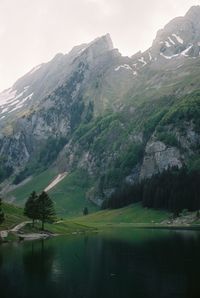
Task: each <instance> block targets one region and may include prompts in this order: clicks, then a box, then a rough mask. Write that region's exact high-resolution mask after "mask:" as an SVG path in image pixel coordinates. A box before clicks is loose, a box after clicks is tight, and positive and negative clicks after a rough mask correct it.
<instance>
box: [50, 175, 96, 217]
mask: <svg viewBox="0 0 200 298" xmlns="http://www.w3.org/2000/svg"><path fill="white" fill-rule="evenodd" d="M89 183H90V182H89V181H88V178H87V176H86V177H84V175H81V174H79V173H73V174H71V175H69V176H67V177H66V178H65V179H63V180H62V181H61V182H60V183H59V184H58V185H57V186H56V187H55V188H53V189H52V190H50V191H49V194H50V196H51V197H52V199H53V200H54V202H55V204H56V209H57V215H58V216H61V217H74V216H80V215H82V210H83V208H84V207H85V206H87V207H88V209H89V211H90V212H94V211H97V210H98V208H97V207H96V206H95V205H94V204H92V203H91V202H89V201H87V200H86V192H87V190H88V187H89Z"/></svg>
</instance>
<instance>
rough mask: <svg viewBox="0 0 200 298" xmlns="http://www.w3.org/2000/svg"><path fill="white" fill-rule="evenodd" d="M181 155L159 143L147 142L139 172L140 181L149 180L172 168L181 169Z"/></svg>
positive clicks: (176, 150) (177, 151)
mask: <svg viewBox="0 0 200 298" xmlns="http://www.w3.org/2000/svg"><path fill="white" fill-rule="evenodd" d="M181 159H182V158H181V154H180V152H179V150H178V149H177V148H175V147H167V146H166V145H165V144H164V143H162V142H160V141H155V142H153V141H149V142H148V144H147V146H146V150H145V157H144V160H143V164H142V167H141V172H140V180H143V179H145V178H150V177H151V176H153V175H154V174H157V173H162V172H163V171H164V170H167V169H168V168H172V167H178V168H181V167H182V161H181Z"/></svg>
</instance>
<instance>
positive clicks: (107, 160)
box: [0, 6, 200, 205]
mask: <svg viewBox="0 0 200 298" xmlns="http://www.w3.org/2000/svg"><path fill="white" fill-rule="evenodd" d="M199 20H200V6H195V7H192V8H191V9H190V10H189V11H188V12H187V14H186V15H185V16H184V17H178V18H175V19H174V20H172V21H171V22H170V23H169V24H167V25H166V26H165V27H164V28H163V29H162V30H160V31H159V32H158V33H157V36H156V38H155V40H154V41H153V44H152V46H151V47H150V48H149V49H148V50H147V51H145V52H143V53H142V52H138V53H136V54H135V55H133V56H132V57H123V56H122V55H121V54H120V53H119V51H118V50H117V49H114V48H113V44H112V40H111V38H110V35H109V34H107V35H105V36H102V37H100V38H97V39H95V40H94V41H93V42H91V43H89V44H83V45H80V46H77V47H74V48H73V49H72V50H71V52H69V53H68V54H66V55H63V54H58V55H56V56H55V57H54V58H53V59H52V60H51V61H50V62H48V63H46V64H41V65H39V66H37V67H35V68H34V69H32V70H31V71H30V72H29V73H28V74H26V75H25V76H24V77H22V78H21V79H19V80H18V81H17V82H16V83H15V84H14V85H13V87H12V88H10V89H8V90H5V91H4V92H2V93H1V94H0V127H1V134H0V154H1V160H0V163H1V172H0V179H1V182H2V184H1V188H2V194H3V195H4V196H6V197H7V198H8V199H9V198H10V197H11V196H12V200H15V201H16V202H17V201H18V198H17V196H13V193H9V191H11V190H12V189H14V188H15V187H18V188H19V189H20V187H23V185H24V184H25V183H29V182H28V181H30V179H31V177H32V176H34V177H37V176H38V177H39V176H40V173H42V172H44V171H51V170H52V169H53V171H54V175H55V178H56V177H57V176H58V175H62V173H68V175H69V174H72V175H74V173H76V174H77V173H78V174H77V175H78V177H79V180H80V181H81V180H82V179H83V180H84V179H86V180H87V183H86V184H87V186H86V184H84V185H85V186H84V187H85V188H84V196H86V197H87V198H89V199H90V200H92V201H94V202H95V203H96V204H98V205H101V204H102V202H103V201H104V200H105V199H106V198H109V197H110V196H111V195H112V194H113V193H114V192H115V191H116V189H118V187H119V186H120V185H122V184H135V183H138V182H139V181H142V180H144V179H147V178H150V177H152V176H153V175H155V174H157V173H162V172H163V171H164V170H166V169H168V168H173V167H174V166H176V167H178V168H182V167H183V166H187V167H188V168H189V167H190V168H191V167H194V166H196V165H199V164H200V159H199V153H200V152H199V148H200V146H199V145H200V122H199V119H200V82H199V75H200V67H199V66H200V21H199ZM59 177H60V176H59ZM63 177H64V176H63ZM27 178H28V179H27ZM34 179H36V178H34ZM38 179H39V178H38ZM49 179H50V180H52V179H53V177H52V176H51V177H50V178H49ZM66 179H67V178H66ZM63 181H64V180H63ZM65 181H66V180H65ZM49 182H50V181H49ZM62 183H63V185H64V183H65V182H62ZM66 183H68V182H66ZM46 186H47V185H46ZM42 187H43V186H42ZM31 190H32V189H31ZM74 191H76V190H74ZM54 195H55V201H56V200H58V201H56V202H57V204H58V205H59V204H61V205H62V204H63V201H64V200H65V196H66V194H65V195H63V197H62V200H61V197H59V195H58V193H57V194H56V192H55V193H54ZM83 199H84V198H83ZM61 201H62V202H61Z"/></svg>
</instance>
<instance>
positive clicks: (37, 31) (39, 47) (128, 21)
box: [0, 0, 200, 90]
mask: <svg viewBox="0 0 200 298" xmlns="http://www.w3.org/2000/svg"><path fill="white" fill-rule="evenodd" d="M196 4H200V0H198V1H197V0H196V1H195V0H168V1H164V2H163V1H160V0H151V1H146V0H34V1H27V0H0V43H1V47H0V65H1V69H0V72H1V73H0V78H1V80H0V90H2V89H3V88H7V87H9V86H10V85H12V83H13V82H14V81H15V80H16V79H17V78H19V77H20V76H21V75H23V74H24V73H25V72H27V71H29V69H30V68H32V67H33V66H35V65H37V64H40V63H41V62H45V61H48V60H49V59H51V58H52V57H53V56H54V55H55V54H56V53H57V52H63V53H66V52H68V51H70V49H71V48H72V47H73V46H75V45H77V44H81V43H84V42H90V41H91V40H92V39H94V38H96V37H97V36H101V35H103V34H105V33H107V32H109V33H110V34H111V37H112V39H113V42H114V45H115V47H117V48H119V50H120V51H121V52H122V53H123V54H125V55H132V54H134V53H135V52H137V51H138V50H140V49H141V50H145V49H146V48H148V47H149V46H150V45H151V42H152V40H153V39H154V37H155V35H156V31H157V30H158V29H160V28H161V27H163V26H164V25H165V24H166V23H167V22H168V21H170V20H171V19H172V18H174V17H176V16H179V15H184V14H185V13H186V11H187V10H188V9H189V7H190V6H191V5H196Z"/></svg>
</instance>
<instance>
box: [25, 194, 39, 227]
mask: <svg viewBox="0 0 200 298" xmlns="http://www.w3.org/2000/svg"><path fill="white" fill-rule="evenodd" d="M24 215H26V216H28V217H29V218H30V219H32V221H33V227H34V222H35V220H36V219H39V215H38V196H37V194H36V192H35V191H33V192H32V193H31V195H30V196H29V198H28V200H27V201H26V204H25V207H24Z"/></svg>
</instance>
